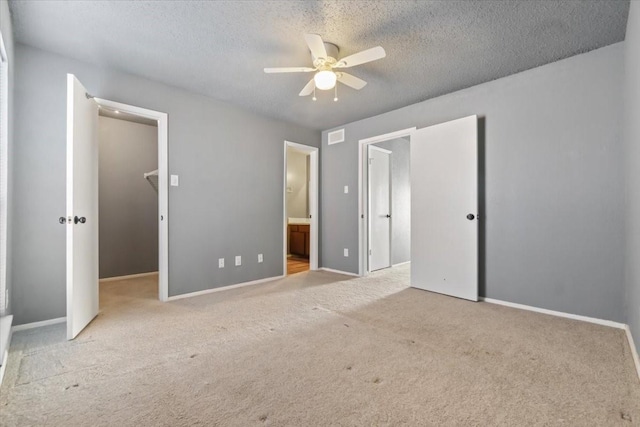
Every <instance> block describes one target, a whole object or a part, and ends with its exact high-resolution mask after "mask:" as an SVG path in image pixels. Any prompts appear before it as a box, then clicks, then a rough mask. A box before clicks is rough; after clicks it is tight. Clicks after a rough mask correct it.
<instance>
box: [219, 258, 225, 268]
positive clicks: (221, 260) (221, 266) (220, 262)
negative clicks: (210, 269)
mask: <svg viewBox="0 0 640 427" xmlns="http://www.w3.org/2000/svg"><path fill="white" fill-rule="evenodd" d="M218 268H224V258H218Z"/></svg>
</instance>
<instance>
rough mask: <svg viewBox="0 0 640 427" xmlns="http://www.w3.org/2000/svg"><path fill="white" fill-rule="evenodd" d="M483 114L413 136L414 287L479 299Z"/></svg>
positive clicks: (412, 242) (416, 132) (412, 251)
mask: <svg viewBox="0 0 640 427" xmlns="http://www.w3.org/2000/svg"><path fill="white" fill-rule="evenodd" d="M477 218H478V118H477V117H476V116H470V117H465V118H462V119H458V120H453V121H450V122H447V123H442V124H439V125H435V126H430V127H428V128H424V129H418V130H416V131H415V132H414V133H413V134H412V135H411V231H412V233H411V259H412V262H411V286H413V287H415V288H420V289H425V290H428V291H433V292H439V293H442V294H446V295H451V296H454V297H458V298H464V299H468V300H472V301H477V300H478V221H477Z"/></svg>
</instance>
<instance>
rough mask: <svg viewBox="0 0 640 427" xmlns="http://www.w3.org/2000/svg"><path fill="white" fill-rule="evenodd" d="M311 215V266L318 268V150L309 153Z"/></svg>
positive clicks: (314, 268)
mask: <svg viewBox="0 0 640 427" xmlns="http://www.w3.org/2000/svg"><path fill="white" fill-rule="evenodd" d="M309 156H310V157H309V178H310V179H309V215H310V216H311V227H310V228H311V230H310V241H309V252H310V253H309V263H310V265H309V268H310V269H311V270H317V269H318V251H317V247H318V243H317V242H318V150H317V149H316V150H314V151H312V152H311V153H310V154H309Z"/></svg>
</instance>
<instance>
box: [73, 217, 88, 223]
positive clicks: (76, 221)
mask: <svg viewBox="0 0 640 427" xmlns="http://www.w3.org/2000/svg"><path fill="white" fill-rule="evenodd" d="M85 222H87V218H85V217H83V216H82V217H79V218H78V217H77V216H76V217H74V218H73V223H74V224H77V223H80V224H84V223H85Z"/></svg>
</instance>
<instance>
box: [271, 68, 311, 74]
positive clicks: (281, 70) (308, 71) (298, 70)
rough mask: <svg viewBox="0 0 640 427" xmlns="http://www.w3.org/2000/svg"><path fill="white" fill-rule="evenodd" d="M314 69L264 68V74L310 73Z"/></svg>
mask: <svg viewBox="0 0 640 427" xmlns="http://www.w3.org/2000/svg"><path fill="white" fill-rule="evenodd" d="M315 70H316V69H315V68H311V67H276V68H265V69H264V72H265V73H310V72H311V71H315Z"/></svg>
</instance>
